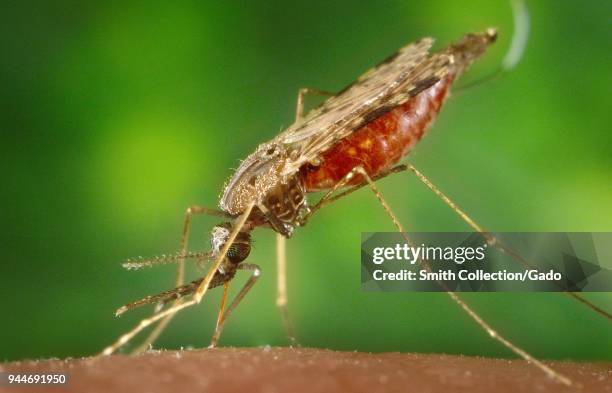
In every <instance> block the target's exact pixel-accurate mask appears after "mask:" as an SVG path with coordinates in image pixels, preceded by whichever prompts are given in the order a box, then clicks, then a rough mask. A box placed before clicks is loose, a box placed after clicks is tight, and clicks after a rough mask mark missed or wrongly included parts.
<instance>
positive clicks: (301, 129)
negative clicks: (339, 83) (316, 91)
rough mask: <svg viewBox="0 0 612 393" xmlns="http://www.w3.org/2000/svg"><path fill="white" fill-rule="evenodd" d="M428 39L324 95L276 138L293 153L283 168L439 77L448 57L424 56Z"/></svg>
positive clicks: (308, 158)
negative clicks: (315, 105) (335, 92)
mask: <svg viewBox="0 0 612 393" xmlns="http://www.w3.org/2000/svg"><path fill="white" fill-rule="evenodd" d="M432 44H433V39H431V38H424V39H422V40H420V41H418V42H416V43H412V44H409V45H407V46H405V47H404V48H402V49H400V50H399V51H398V52H397V53H395V54H394V55H392V56H390V57H389V58H387V59H385V60H384V61H383V62H381V63H380V64H378V65H377V66H376V67H374V68H372V69H370V70H369V71H368V72H366V73H365V74H363V75H362V76H361V77H360V78H359V79H357V81H355V83H353V84H352V85H350V86H349V87H347V88H346V89H344V90H343V91H341V92H340V93H338V94H337V95H335V96H333V97H331V98H329V99H327V100H326V101H325V102H324V103H323V104H322V105H320V106H319V107H317V108H316V109H313V110H312V111H310V112H309V113H308V114H307V115H306V116H305V117H304V118H302V119H301V120H299V121H297V122H296V123H294V124H293V125H291V126H290V127H289V128H288V129H286V130H285V131H284V132H282V133H281V134H280V135H278V137H277V138H275V142H277V143H281V144H283V145H285V146H286V147H287V149H288V150H289V151H291V152H292V154H291V157H292V159H291V160H290V161H289V162H288V163H287V164H286V166H285V168H284V170H283V172H284V173H285V174H287V175H289V174H291V173H295V172H296V171H297V170H298V169H299V168H300V167H301V166H302V165H304V164H305V163H308V162H316V159H317V157H318V156H319V155H320V154H321V153H323V152H324V151H326V150H327V149H329V148H331V147H332V146H333V145H334V144H335V142H337V141H339V140H341V139H343V138H345V137H346V136H348V135H349V134H351V133H352V132H354V131H356V130H358V129H359V128H360V127H361V126H363V125H365V124H367V123H369V122H370V121H372V120H374V119H376V118H377V117H379V116H381V115H382V114H384V113H386V112H388V111H390V110H391V109H393V108H394V107H395V106H397V105H399V104H402V103H403V102H405V101H406V100H408V99H409V98H410V97H413V96H415V95H417V94H418V93H419V92H421V91H423V90H425V89H427V88H428V87H430V86H432V85H433V84H435V83H436V82H437V81H439V80H440V79H441V78H443V77H444V76H445V75H446V73H447V70H448V65H449V61H450V60H449V57H448V56H447V55H444V54H435V55H431V56H430V55H429V49H430V48H431V45H432Z"/></svg>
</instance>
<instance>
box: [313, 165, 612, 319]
mask: <svg viewBox="0 0 612 393" xmlns="http://www.w3.org/2000/svg"><path fill="white" fill-rule="evenodd" d="M407 171H410V172H412V173H413V174H414V175H415V176H416V177H417V178H418V179H419V180H420V181H421V182H422V183H423V184H425V185H426V186H427V187H428V188H429V189H430V190H431V191H432V192H433V193H434V194H436V196H438V197H439V198H440V199H441V200H442V201H443V202H444V203H445V204H446V205H447V206H448V207H450V208H451V209H452V210H453V211H454V212H455V213H456V214H457V215H458V216H459V217H460V218H461V219H462V220H463V221H464V222H465V223H466V224H468V225H469V226H470V227H471V228H472V229H473V230H474V231H476V232H478V233H480V234H481V235H482V236H483V237H484V238H485V240H486V241H487V242H488V243H489V244H490V245H492V246H494V247H496V248H498V249H499V250H500V251H502V252H504V253H506V254H507V255H509V256H510V257H511V258H512V259H514V260H515V261H517V262H518V263H520V264H521V265H523V266H528V267H529V266H530V264H529V263H528V261H527V260H525V259H524V258H523V257H522V256H521V255H519V254H517V253H516V252H514V251H513V250H511V249H510V248H509V247H508V246H506V245H505V244H503V243H502V242H500V241H499V240H498V239H497V238H496V237H495V236H494V235H493V234H491V233H490V232H488V231H487V230H486V229H484V228H483V227H482V226H481V225H479V224H478V223H476V221H475V220H474V219H472V218H471V217H470V216H469V215H468V214H467V213H466V212H465V211H464V210H462V209H461V208H460V207H459V206H458V205H457V204H456V203H455V202H453V201H452V200H451V199H450V198H449V197H448V196H447V195H446V194H444V193H443V192H442V191H440V189H439V188H438V187H436V186H435V185H434V184H433V183H432V182H431V181H430V180H429V179H428V178H427V177H426V176H425V175H424V174H423V173H422V172H420V171H419V170H418V169H416V168H415V167H414V165H405V164H401V165H397V166H395V167H393V168H391V169H389V170H386V171H384V172H382V173H380V174H378V175H376V176H374V177H373V178H372V180H373V181H378V180H380V179H382V178H385V177H387V176H389V175H392V174H395V173H401V172H407ZM367 184H368V183H367V182H363V183H361V184H358V185H355V186H352V187H350V188H349V189H347V190H344V191H342V192H340V193H338V194H336V195H333V192H328V193H327V194H326V195H325V196H324V197H323V198H321V199H320V200H319V202H317V204H316V205H315V206H313V207H312V208H311V215H312V213H314V212H315V211H317V210H319V209H320V208H322V207H324V206H326V205H328V204H330V203H332V202H334V201H336V200H338V199H340V198H343V197H345V196H347V195H349V194H351V193H353V192H355V191H357V190H359V189H361V188H362V187H364V186H366V185H367ZM338 188H339V187H336V188H335V189H334V190H337V189H338ZM564 293H565V294H566V295H568V296H569V297H571V298H573V299H574V300H576V301H578V302H579V303H581V304H583V305H584V306H585V307H588V308H590V309H591V310H593V311H595V312H596V313H598V314H600V315H602V316H603V317H605V318H607V319H608V320H612V315H611V314H610V313H609V312H608V311H606V310H604V309H602V308H601V307H599V306H597V305H595V304H593V303H592V302H591V301H589V300H587V299H586V298H584V297H583V296H582V295H581V294H579V293H576V292H567V291H566V292H564Z"/></svg>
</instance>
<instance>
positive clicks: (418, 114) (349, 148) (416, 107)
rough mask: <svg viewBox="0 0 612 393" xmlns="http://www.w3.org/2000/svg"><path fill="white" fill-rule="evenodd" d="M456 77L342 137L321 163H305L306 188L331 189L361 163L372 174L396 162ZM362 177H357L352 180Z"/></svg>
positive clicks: (357, 181)
mask: <svg viewBox="0 0 612 393" xmlns="http://www.w3.org/2000/svg"><path fill="white" fill-rule="evenodd" d="M453 79H454V78H453V76H447V77H446V78H444V79H442V80H441V81H439V82H438V83H436V84H435V85H433V86H432V87H430V88H429V89H427V90H425V91H423V92H421V93H420V94H418V95H417V96H415V97H413V98H411V99H409V100H408V101H406V102H405V103H404V104H402V105H400V106H398V107H396V108H394V109H393V110H391V111H389V112H387V113H385V114H383V115H381V116H379V117H378V118H376V119H374V120H372V121H371V122H370V123H368V124H366V125H365V126H363V127H361V128H360V129H359V130H357V131H355V132H354V133H352V134H351V135H350V136H348V137H346V138H344V139H343V140H341V141H339V142H338V143H336V144H335V145H334V146H333V147H332V148H331V149H329V150H328V151H326V152H325V153H323V154H322V155H321V157H320V160H321V164H320V165H318V166H313V165H311V164H307V165H304V166H303V167H301V168H300V174H299V175H300V177H301V178H302V181H303V182H304V186H305V188H306V191H309V192H310V191H321V190H326V189H330V188H332V187H333V186H334V185H335V184H336V183H338V182H339V181H340V180H342V178H343V177H344V176H346V174H347V173H348V172H349V171H350V170H351V169H353V168H354V167H356V166H359V165H361V166H362V167H363V168H364V169H365V170H366V172H367V173H368V175H370V176H376V175H377V174H379V173H380V172H382V171H384V170H385V169H388V168H390V167H391V166H392V165H394V164H396V163H397V162H398V161H399V160H400V159H401V158H402V157H403V156H405V155H406V154H407V153H408V152H409V151H410V150H411V149H412V148H413V147H414V145H416V143H417V142H418V141H419V140H420V139H421V138H422V137H423V135H424V134H425V131H427V128H428V127H429V125H430V124H431V123H432V121H433V120H434V119H435V117H436V115H437V114H438V112H439V110H440V107H441V106H442V103H443V102H444V99H445V98H446V96H447V95H448V90H449V87H450V85H451V83H452V81H453ZM362 181H363V179H360V177H355V178H354V179H353V180H352V181H351V182H350V183H349V184H351V185H353V184H360V183H361V182H362Z"/></svg>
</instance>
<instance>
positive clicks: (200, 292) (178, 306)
mask: <svg viewBox="0 0 612 393" xmlns="http://www.w3.org/2000/svg"><path fill="white" fill-rule="evenodd" d="M253 205H254V204H253V203H250V204H249V205H248V206H247V207H246V209H245V210H244V212H243V213H242V215H240V217H239V218H238V220H237V221H236V222H235V224H234V227H233V229H232V232H231V233H230V235H229V237H228V239H227V241H226V243H225V244H224V245H223V248H222V249H221V251H220V253H219V255H217V257H216V259H215V261H214V262H213V264H212V266H211V267H210V269H209V270H208V272H207V273H206V276H205V277H204V279H203V280H202V282H201V283H200V284H199V285H198V287H197V288H196V291H195V293H194V294H193V296H192V298H191V299H189V300H187V301H184V300H183V299H178V300H177V301H176V302H175V303H174V304H172V306H170V307H169V308H168V309H166V310H163V311H160V312H157V313H155V314H153V315H152V316H150V317H148V318H145V319H143V320H142V321H140V323H138V325H136V327H134V328H133V329H132V330H130V331H129V332H127V333H125V334H124V335H122V336H121V337H119V339H118V340H117V341H116V342H114V343H113V344H111V345H109V346H108V347H106V348H105V349H104V350H103V351H102V355H111V354H113V353H114V352H115V351H117V350H118V349H119V348H121V347H122V346H123V345H125V344H127V343H128V342H129V341H130V340H131V339H132V338H134V336H136V335H137V334H138V333H140V332H141V331H142V330H143V329H145V328H147V327H148V326H150V325H152V324H153V323H155V322H157V321H159V320H161V319H162V318H166V317H168V316H171V315H174V314H176V313H177V312H179V311H181V310H182V309H184V308H187V307H190V306H193V305H195V304H198V303H200V301H201V300H202V298H203V297H204V295H205V294H206V292H207V290H208V287H209V286H210V283H211V281H212V279H213V277H214V275H215V273H216V272H217V270H218V269H219V266H220V265H221V262H223V259H224V258H225V256H226V255H227V251H228V250H229V248H230V247H231V245H232V243H233V242H234V240H236V236H238V232H240V230H241V229H242V227H243V226H244V224H245V223H246V221H247V219H248V218H249V215H250V214H251V211H252V210H253ZM187 228H188V226H187ZM187 233H188V231H187ZM184 234H185V232H184ZM185 237H186V236H185Z"/></svg>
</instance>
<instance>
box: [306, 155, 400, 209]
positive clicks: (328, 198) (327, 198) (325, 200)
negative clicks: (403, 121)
mask: <svg viewBox="0 0 612 393" xmlns="http://www.w3.org/2000/svg"><path fill="white" fill-rule="evenodd" d="M407 169H408V166H407V165H404V164H401V165H398V166H395V167H393V168H391V169H388V170H386V171H383V172H381V173H379V174H378V175H376V176H374V177H372V180H373V181H378V180H380V179H383V178H385V177H387V176H389V175H392V174H394V173H399V172H403V171H406V170H407ZM345 185H346V182H345V183H342V182H339V183H338V184H336V185H335V186H334V187H333V188H332V189H331V190H330V191H328V192H327V193H326V194H325V195H324V196H323V197H322V198H321V199H320V200H319V201H318V202H317V204H316V205H314V206H312V207H311V208H310V213H309V214H308V217H310V216H311V215H313V214H314V212H316V211H317V210H319V209H321V208H322V207H324V206H327V205H329V204H330V203H332V202H335V201H336V200H338V199H340V198H343V197H345V196H347V195H349V194H352V193H353V192H355V191H357V190H359V189H361V188H362V187H364V186H366V185H368V183H367V182H363V183H361V184H358V185H355V186H352V187H350V188H349V189H347V190H344V191H342V192H341V193H338V194H336V195H334V193H335V192H336V191H337V190H338V189H340V188H342V187H343V186H345Z"/></svg>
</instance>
